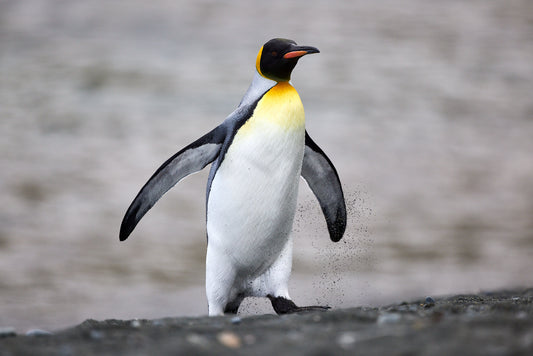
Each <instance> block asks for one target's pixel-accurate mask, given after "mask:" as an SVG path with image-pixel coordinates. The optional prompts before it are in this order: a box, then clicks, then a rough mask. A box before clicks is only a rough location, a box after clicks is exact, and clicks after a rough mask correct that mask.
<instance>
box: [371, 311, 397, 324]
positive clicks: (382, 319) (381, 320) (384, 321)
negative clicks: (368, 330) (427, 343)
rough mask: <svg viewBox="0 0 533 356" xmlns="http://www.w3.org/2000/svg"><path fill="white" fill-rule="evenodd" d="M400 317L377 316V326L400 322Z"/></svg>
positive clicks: (391, 315) (394, 315)
mask: <svg viewBox="0 0 533 356" xmlns="http://www.w3.org/2000/svg"><path fill="white" fill-rule="evenodd" d="M401 318H402V316H401V315H400V314H398V313H387V314H381V315H380V316H378V321H377V323H378V324H392V323H397V322H399V321H400V320H401Z"/></svg>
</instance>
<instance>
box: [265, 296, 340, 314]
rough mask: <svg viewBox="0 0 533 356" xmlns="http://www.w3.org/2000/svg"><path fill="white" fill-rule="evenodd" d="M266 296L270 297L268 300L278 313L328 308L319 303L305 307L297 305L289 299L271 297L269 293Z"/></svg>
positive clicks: (324, 309)
mask: <svg viewBox="0 0 533 356" xmlns="http://www.w3.org/2000/svg"><path fill="white" fill-rule="evenodd" d="M267 298H268V299H270V302H271V303H272V307H273V308H274V311H275V312H276V313H277V314H279V315H282V314H292V313H300V312H309V311H326V310H328V309H330V307H328V306H325V307H323V306H319V305H313V306H307V307H299V306H297V305H296V304H294V302H293V301H292V300H290V299H286V298H283V297H273V296H271V295H270V294H269V295H267Z"/></svg>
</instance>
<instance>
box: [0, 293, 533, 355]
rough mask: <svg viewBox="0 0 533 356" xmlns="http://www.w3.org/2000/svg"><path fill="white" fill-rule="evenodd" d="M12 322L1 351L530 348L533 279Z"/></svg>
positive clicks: (460, 351)
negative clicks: (371, 300)
mask: <svg viewBox="0 0 533 356" xmlns="http://www.w3.org/2000/svg"><path fill="white" fill-rule="evenodd" d="M30 333H33V335H30V336H22V335H20V336H19V335H13V334H11V335H10V334H9V331H7V332H6V331H4V336H3V337H2V338H0V355H2V356H8V355H61V356H67V355H177V354H183V355H186V354H189V355H191V354H195V355H197V354H217V355H222V354H224V355H235V354H248V355H250V354H255V355H280V354H281V355H325V354H330V355H331V354H334V355H343V354H346V355H348V354H353V353H354V352H357V354H360V355H407V354H408V355H453V354H457V355H511V354H512V355H527V354H531V352H533V288H517V289H513V290H505V291H492V292H482V293H479V294H464V295H454V296H450V297H429V296H428V297H423V298H420V299H417V300H413V301H411V302H401V303H399V304H393V305H389V306H382V307H378V308H362V307H359V308H348V309H339V310H331V311H327V312H310V313H304V314H295V315H286V316H276V315H261V316H249V317H239V316H237V317H232V316H224V317H214V318H209V317H198V318H164V319H156V320H139V319H135V320H105V321H97V320H86V321H85V322H83V323H81V324H80V325H78V326H76V327H73V328H69V329H66V330H61V331H57V332H54V333H52V334H47V333H46V332H45V331H39V330H33V331H30Z"/></svg>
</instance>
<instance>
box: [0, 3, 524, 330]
mask: <svg viewBox="0 0 533 356" xmlns="http://www.w3.org/2000/svg"><path fill="white" fill-rule="evenodd" d="M273 37H286V38H291V39H294V40H296V41H297V42H298V43H299V44H304V45H312V46H316V47H318V48H319V49H320V50H321V53H320V54H318V55H313V56H309V57H306V58H304V59H303V60H301V61H300V63H299V65H298V67H297V68H296V70H295V71H294V73H293V77H292V82H293V84H294V85H295V87H296V88H297V89H298V91H299V93H300V96H301V97H302V101H303V103H304V106H305V109H306V119H307V129H308V131H309V133H310V135H311V136H312V137H313V138H314V140H315V141H316V142H317V143H318V144H319V145H320V146H321V147H322V149H324V151H326V153H327V154H328V155H329V157H330V158H331V159H332V161H333V162H334V163H335V165H336V167H337V170H338V172H339V175H340V177H341V180H342V182H343V185H344V189H345V194H346V199H347V204H348V207H349V226H348V231H347V234H346V236H345V238H344V239H343V241H341V242H339V243H338V244H333V243H332V242H330V241H329V239H328V236H327V230H326V227H325V222H324V219H323V217H322V215H321V212H320V209H319V206H318V203H317V202H316V201H315V199H314V197H313V196H312V195H311V193H310V192H309V190H308V188H307V186H306V185H305V184H302V187H301V195H300V199H299V207H298V212H297V217H296V221H295V224H294V237H295V257H294V258H295V261H294V271H293V275H292V280H291V295H292V297H293V299H294V300H295V302H296V303H297V304H302V305H305V304H311V303H312V304H316V303H319V304H328V305H330V306H332V307H335V308H339V307H350V306H361V305H369V306H375V305H380V304H383V303H389V302H400V301H402V300H406V299H409V298H414V297H419V296H424V295H433V296H435V295H440V294H451V293H462V292H478V291H480V290H487V289H494V288H506V287H513V286H521V285H525V286H531V285H532V284H533V273H532V267H533V260H532V253H533V2H531V1H529V0H500V1H496V0H495V1H486V0H471V1H453V0H452V1H449V0H446V1H444V0H435V1H427V0H394V1H392V0H391V1H386V0H378V1H363V0H357V1H330V0H328V1H325V0H324V1H322V0H312V1H309V0H305V1H304V0H298V1H290V2H289V1H281V0H271V1H244V0H241V1H233V2H231V3H228V2H218V1H205V0H201V1H192V0H188V1H186V0H155V1H150V2H148V1H143V0H131V1H127V2H126V1H104V0H98V1H96V0H95V1H82V0H68V1H63V0H61V1H60V0H55V1H54V0H0V327H8V326H10V327H15V328H17V330H18V331H20V332H23V331H25V330H27V329H29V328H34V327H39V328H44V329H49V330H50V329H58V328H63V327H67V326H70V325H75V324H77V323H79V322H81V321H83V320H84V319H87V318H94V319H108V318H128V319H131V318H157V317H165V316H184V315H205V314H206V313H207V305H206V303H207V302H206V297H205V287H204V273H205V267H204V263H205V248H206V236H205V221H204V220H205V206H204V205H205V203H204V194H205V185H206V180H207V170H206V171H205V172H202V173H199V174H197V175H194V176H193V177H190V178H188V179H186V180H185V181H183V182H181V183H180V184H179V185H178V186H177V187H176V188H174V189H173V190H172V191H170V192H169V193H168V194H167V195H166V196H165V197H164V198H163V199H162V200H161V201H160V202H159V203H158V204H157V205H156V206H155V208H154V209H152V210H151V211H150V212H149V214H148V215H147V216H146V217H145V218H144V219H143V220H142V221H141V223H140V224H139V226H138V227H137V229H136V230H135V231H134V233H133V234H132V236H131V237H130V238H129V239H128V240H127V241H125V242H122V243H119V241H118V230H119V226H120V222H121V219H122V216H123V214H124V212H125V210H126V208H127V207H128V205H129V204H130V202H131V201H132V199H133V198H134V197H135V195H136V194H137V192H138V190H139V189H140V188H141V186H142V185H143V184H144V183H145V181H146V180H147V179H148V178H149V177H150V176H151V175H152V173H153V172H154V171H155V169H157V167H158V166H159V165H160V164H161V163H162V162H163V161H165V160H166V159H167V158H168V157H169V156H170V155H172V154H173V153H175V152H176V151H178V150H179V149H181V148H182V147H183V146H185V145H187V144H188V143H190V142H191V141H193V140H195V139H196V138H198V137H200V136H201V135H203V134H204V133H206V132H207V131H208V130H210V129H212V128H213V127H215V126H216V125H218V124H219V123H220V122H221V121H222V120H223V119H224V118H225V117H226V116H227V115H228V114H229V113H230V112H232V111H233V109H234V108H235V107H236V106H237V105H238V103H239V101H240V99H241V97H242V95H243V94H244V92H245V91H246V89H247V87H248V85H249V83H250V81H251V79H252V76H253V73H254V65H255V57H256V54H257V51H258V50H259V48H260V46H261V45H262V44H263V43H264V42H266V41H267V40H269V39H271V38H273ZM265 312H268V313H271V312H272V310H271V308H270V306H269V303H268V302H267V301H264V300H259V299H256V300H248V301H246V303H245V305H244V306H243V311H242V313H244V314H253V313H265Z"/></svg>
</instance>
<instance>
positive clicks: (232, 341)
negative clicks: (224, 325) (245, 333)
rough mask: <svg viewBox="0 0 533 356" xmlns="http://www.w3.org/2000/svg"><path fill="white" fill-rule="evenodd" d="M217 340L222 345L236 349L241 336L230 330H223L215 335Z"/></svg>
mask: <svg viewBox="0 0 533 356" xmlns="http://www.w3.org/2000/svg"><path fill="white" fill-rule="evenodd" d="M217 340H218V342H220V343H221V344H222V345H224V346H226V347H229V348H230V349H238V348H239V347H241V338H240V337H239V336H238V335H237V334H235V333H232V332H231V331H223V332H221V333H219V334H218V335H217Z"/></svg>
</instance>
